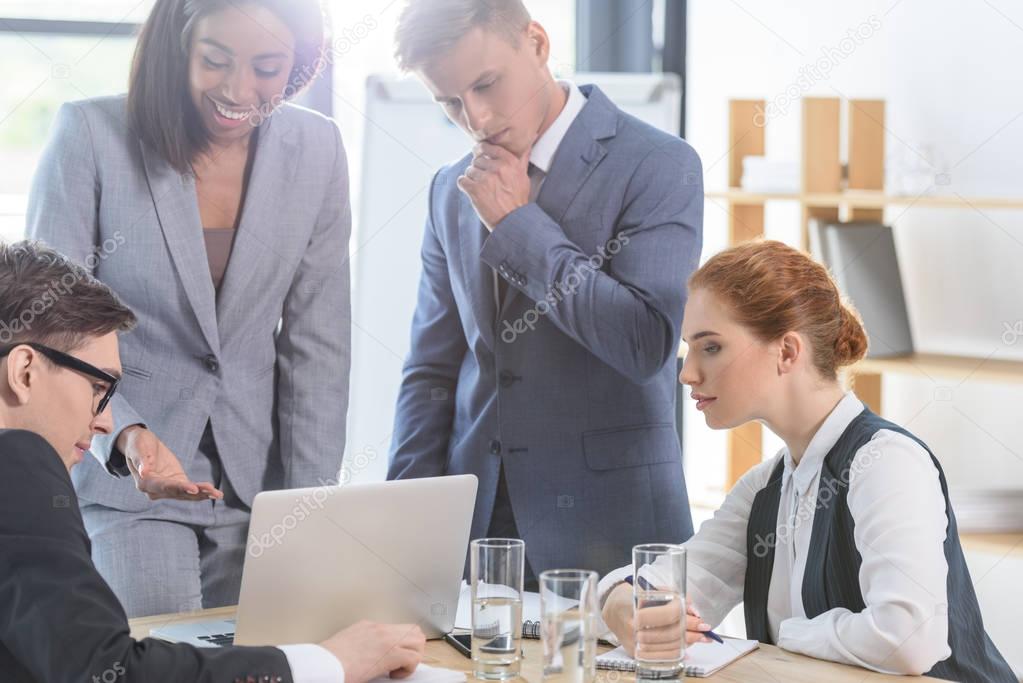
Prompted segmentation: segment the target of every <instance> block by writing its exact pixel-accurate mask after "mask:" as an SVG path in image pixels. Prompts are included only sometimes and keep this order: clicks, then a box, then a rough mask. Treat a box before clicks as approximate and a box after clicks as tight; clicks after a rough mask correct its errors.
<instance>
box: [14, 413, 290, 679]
mask: <svg viewBox="0 0 1023 683" xmlns="http://www.w3.org/2000/svg"><path fill="white" fill-rule="evenodd" d="M0 486H2V491H0V606H2V607H0V681H3V682H4V683H72V682H73V683H91V682H92V681H105V682H107V683H109V682H110V681H117V683H159V682H160V681H167V682H168V683H184V682H185V681H187V682H188V683H193V682H194V683H233V682H235V681H241V682H242V683H245V682H246V681H256V682H257V683H293V682H292V677H291V670H290V668H289V667H288V661H287V658H286V657H285V656H284V653H283V652H281V651H280V650H278V649H277V648H272V647H256V648H243V647H230V648H211V649H206V648H195V647H192V646H190V645H183V644H170V643H165V642H161V641H158V640H153V639H150V638H147V639H145V640H135V639H133V638H132V637H131V635H130V634H129V630H128V618H127V616H126V615H125V613H124V609H123V608H122V607H121V604H120V602H119V601H118V599H117V597H116V596H115V595H114V593H113V591H111V590H110V587H109V586H108V585H107V583H106V581H104V580H103V577H101V576H100V575H99V572H97V571H96V567H95V566H94V565H93V564H92V557H91V555H90V550H91V546H90V543H89V537H88V536H87V535H86V533H85V526H84V525H83V523H82V515H81V513H80V512H79V510H78V498H77V496H76V495H75V491H74V488H72V486H71V478H70V477H69V476H68V472H67V470H66V468H65V467H64V464H63V463H62V462H61V460H60V458H59V457H58V456H57V453H56V452H55V451H54V450H53V448H52V447H50V445H49V443H47V442H46V441H45V440H44V439H43V438H42V437H40V436H39V435H37V434H34V433H32V432H25V431H13V430H0Z"/></svg>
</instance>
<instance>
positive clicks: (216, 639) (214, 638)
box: [197, 633, 234, 647]
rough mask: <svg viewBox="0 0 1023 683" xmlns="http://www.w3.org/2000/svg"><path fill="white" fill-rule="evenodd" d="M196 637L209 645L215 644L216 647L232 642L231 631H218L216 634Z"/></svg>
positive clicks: (232, 635)
mask: <svg viewBox="0 0 1023 683" xmlns="http://www.w3.org/2000/svg"><path fill="white" fill-rule="evenodd" d="M197 637H198V638H199V640H204V641H206V642H207V643H209V644H211V645H216V646H217V647H223V646H225V645H231V644H232V643H234V634H233V633H219V634H217V635H210V636H197Z"/></svg>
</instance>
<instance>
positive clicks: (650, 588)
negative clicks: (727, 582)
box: [625, 576, 725, 645]
mask: <svg viewBox="0 0 1023 683" xmlns="http://www.w3.org/2000/svg"><path fill="white" fill-rule="evenodd" d="M638 578H639V587H640V588H642V589H643V590H645V591H654V590H657V589H656V588H654V586H653V585H652V584H651V583H650V582H649V581H647V580H646V579H644V578H643V577H642V576H640V577H638ZM625 583H627V584H629V585H630V586H631V585H632V577H631V576H627V577H625ZM703 635H705V636H707V637H708V638H710V639H711V640H716V641H717V642H719V643H721V644H722V645H724V644H725V641H724V640H722V639H721V636H719V635H718V634H716V633H714V632H713V631H704V632H703Z"/></svg>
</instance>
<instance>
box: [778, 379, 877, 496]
mask: <svg viewBox="0 0 1023 683" xmlns="http://www.w3.org/2000/svg"><path fill="white" fill-rule="evenodd" d="M862 412H863V403H862V402H861V401H860V399H858V398H857V397H856V394H854V393H853V392H851V391H847V392H846V394H845V396H843V397H842V400H841V401H839V402H838V405H836V406H835V408H834V410H832V411H831V413H830V414H829V415H828V416H827V418H825V420H824V423H823V424H822V425H821V426H820V429H818V430H817V433H816V434H814V435H813V438H812V439H810V443H809V445H808V446H807V447H806V452H805V453H803V457H802V458H801V459H800V460H799V464H798V465H796V464H795V463H794V462H793V461H792V454H791V453H789V450H788V449H787V448H786V449H785V471H784V473H783V475H782V485H783V486H784V485H785V483H787V480H788V479H789V478H790V477H791V478H792V482H793V484H795V487H796V492H797V493H798V494H799V495H800V496H803V495H805V494H806V491H807V489H809V488H810V485H811V484H812V483H813V481H814V479H816V477H817V473H818V472H820V470H821V467H822V466H823V465H824V458H825V457H827V455H828V453H830V452H831V449H832V448H834V447H835V444H836V443H838V439H839V438H840V437H841V436H842V434H843V433H844V432H845V430H846V427H848V426H849V424H850V423H851V422H852V421H853V420H855V419H856V416H857V415H859V414H860V413H862Z"/></svg>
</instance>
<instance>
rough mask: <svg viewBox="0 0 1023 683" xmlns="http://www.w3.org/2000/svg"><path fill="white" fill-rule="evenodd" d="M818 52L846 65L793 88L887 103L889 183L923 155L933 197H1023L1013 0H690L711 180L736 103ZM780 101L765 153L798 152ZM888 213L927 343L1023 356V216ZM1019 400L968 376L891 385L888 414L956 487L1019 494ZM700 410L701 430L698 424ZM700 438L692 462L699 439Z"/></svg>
mask: <svg viewBox="0 0 1023 683" xmlns="http://www.w3.org/2000/svg"><path fill="white" fill-rule="evenodd" d="M890 8H891V9H890ZM996 8H997V9H996ZM889 10H890V11H889ZM1000 12H1001V14H1000ZM858 28H860V29H861V31H862V35H868V36H869V37H867V38H865V39H862V38H861V39H859V41H858V44H857V42H856V41H850V40H848V39H847V34H848V32H849V31H850V30H852V31H854V32H855V31H856V30H857V29H858ZM843 39H847V40H846V41H845V43H843V42H842V41H843ZM850 46H852V48H853V49H851V50H850V49H848V48H849V47H850ZM831 48H834V49H837V50H839V52H834V51H831ZM825 49H827V50H829V51H830V52H831V54H832V55H833V61H834V62H837V66H836V67H834V68H833V70H832V71H831V73H830V76H829V77H827V78H825V79H823V80H819V81H817V82H816V83H813V84H812V85H811V87H809V88H801V87H798V86H796V88H795V89H796V90H799V91H800V92H801V93H802V94H803V95H814V96H842V97H865V98H874V97H879V98H883V99H885V100H886V101H887V103H888V118H887V129H888V131H889V134H888V135H887V138H886V144H887V157H888V164H889V167H888V172H889V184H890V185H894V184H895V182H896V178H895V177H894V175H895V174H894V173H893V172H895V171H897V169H898V168H899V167H900V166H901V167H905V166H906V165H907V162H911V161H917V160H919V159H920V155H923V156H926V157H929V158H930V162H931V164H932V165H933V166H932V165H929V164H927V163H926V162H924V161H922V160H920V161H918V163H920V164H921V165H923V167H924V169H925V171H928V172H930V173H932V174H935V175H936V174H937V173H939V172H943V171H947V173H948V174H949V176H950V180H951V184H950V185H948V186H943V187H939V188H937V191H939V192H953V191H954V192H957V193H959V194H961V195H964V196H969V195H981V196H990V195H1003V196H1015V197H1023V183H1021V182H1020V179H1021V178H1023V154H1021V152H1023V87H1021V86H1023V76H1021V75H1020V72H1019V65H1020V64H1021V63H1023V7H1021V5H1020V4H1019V3H1009V2H1007V1H1006V0H991V2H969V3H961V2H953V1H952V0H930V1H929V2H924V1H923V0H902V1H901V2H897V1H896V0H867V1H865V2H859V3H844V2H836V1H835V0H830V1H828V2H820V1H819V0H818V1H817V2H813V1H811V0H791V1H790V2H786V3H778V2H769V1H768V0H743V2H742V3H736V2H715V1H714V0H691V2H690V43H689V50H690V52H689V74H688V86H689V93H688V112H687V137H688V139H689V141H690V142H691V143H692V144H693V145H694V146H695V148H696V149H697V150H699V152H700V153H701V155H702V157H703V161H704V167H705V173H706V184H707V187H708V188H723V187H725V185H726V184H727V159H726V153H727V121H728V108H727V106H728V99H729V98H735V97H750V98H764V99H767V100H768V101H769V102H771V101H775V98H777V97H779V96H784V94H785V92H786V90H787V89H789V90H790V92H792V89H790V88H789V86H790V85H792V84H795V83H797V78H798V77H799V75H800V69H801V68H802V67H804V66H806V65H811V64H813V63H814V62H816V61H817V60H818V58H820V57H822V55H823V54H824V50H825ZM846 54H847V56H845V55H846ZM777 102H778V104H779V105H782V102H781V101H780V100H777ZM778 110H779V111H780V110H785V111H784V113H783V114H780V115H777V116H775V117H773V118H771V119H770V120H769V122H768V125H767V153H768V155H769V156H771V157H776V158H785V159H791V160H797V159H798V158H799V151H800V137H799V132H800V104H799V102H798V101H795V102H792V103H791V104H789V105H788V106H787V107H785V106H779V107H778ZM706 213H707V215H706V224H705V230H706V244H707V247H706V249H705V251H704V257H705V258H706V257H707V256H709V255H710V254H712V253H713V252H714V251H715V250H716V249H718V248H720V247H721V246H723V244H724V241H725V231H726V213H725V211H724V209H723V208H722V206H721V204H720V203H719V202H714V201H708V203H707V212H706ZM887 220H888V221H889V222H892V223H894V224H895V225H896V226H897V230H896V242H897V246H898V249H899V256H900V259H901V263H902V268H903V278H904V280H905V285H906V293H907V299H908V302H909V309H910V317H911V323H912V327H913V333H914V337H915V339H916V341H917V346H918V348H919V350H921V351H931V352H939V353H941V352H944V353H956V354H964V355H974V356H978V357H980V358H986V357H988V356H991V355H992V354H994V357H995V358H1014V359H1023V334H1021V335H1020V341H1019V342H1018V343H1015V344H1006V343H1005V342H1003V333H1004V332H1005V330H1006V325H1008V326H1009V327H1010V328H1013V327H1015V326H1016V324H1017V321H1021V320H1023V298H1021V296H1020V292H1021V291H1023V269H1021V268H1019V267H1018V264H1019V262H1020V259H1021V258H1023V212H1018V211H1005V210H1000V211H999V210H982V211H980V210H973V209H965V210H949V209H924V208H909V209H908V210H905V209H904V208H896V209H893V210H891V211H890V212H889V214H888V216H887ZM798 221H799V215H798V212H797V209H796V208H795V207H794V205H789V206H786V205H777V206H771V207H770V208H769V212H768V217H767V232H768V234H769V236H771V237H776V238H779V239H786V240H787V241H794V240H795V239H796V238H797V234H798V233H797V230H798ZM1019 325H1020V329H1021V331H1023V322H1020V323H1019ZM1012 336H1013V335H1007V337H1008V338H1009V339H1010V341H1011V338H1012ZM939 387H941V388H951V389H952V391H951V400H940V399H943V398H946V397H947V395H948V394H947V393H945V392H944V391H942V392H937V391H936V390H937V389H938V388H939ZM1020 399H1023V386H1012V385H1008V386H998V385H991V384H988V383H984V382H980V381H977V380H974V379H972V378H971V379H966V380H965V381H964V382H962V383H959V382H958V381H948V380H944V379H941V378H935V379H934V380H933V381H932V380H931V379H928V378H909V377H890V378H889V377H886V381H885V413H886V416H888V417H890V418H893V419H896V420H899V421H902V422H903V423H904V424H906V425H907V426H908V427H909V428H910V429H912V430H913V431H915V432H916V433H917V434H918V435H919V436H920V437H921V438H923V439H924V440H925V441H927V442H928V443H929V444H930V445H931V446H932V447H933V448H934V449H935V450H936V451H937V455H938V456H939V457H940V458H941V460H942V462H943V464H944V466H945V468H946V471H947V474H948V476H949V479H950V480H951V482H952V486H953V488H957V489H966V488H971V489H975V488H1014V489H1023V422H1021V421H1020V420H1019V419H1018V415H1019V408H1018V405H1019V402H1020ZM693 417H694V419H692V420H690V421H689V423H688V424H689V425H690V426H692V430H691V431H692V432H696V431H697V427H696V425H698V424H699V423H700V422H702V421H701V420H699V418H698V416H695V415H694V416H693ZM693 438H694V441H693V442H691V443H690V444H689V445H690V446H691V447H690V450H689V453H690V457H691V458H692V457H696V456H697V453H698V452H699V450H700V445H701V444H702V443H703V438H704V437H703V436H702V435H700V434H697V435H694V437H693ZM714 443H716V442H714ZM707 450H712V451H713V452H714V453H715V455H714V456H713V457H714V458H715V459H717V458H719V457H721V456H719V455H717V454H718V453H719V452H720V451H719V450H718V449H717V448H716V447H713V448H710V449H707Z"/></svg>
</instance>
